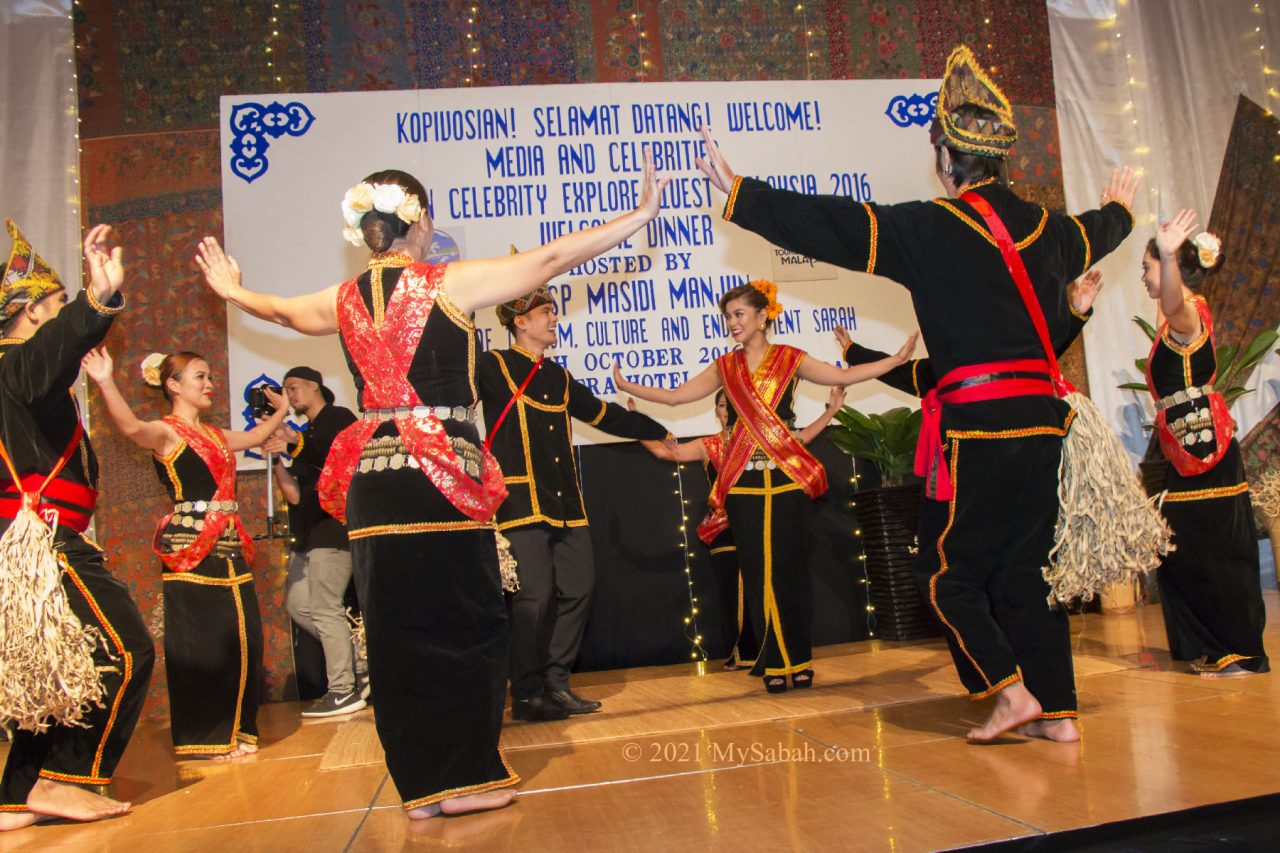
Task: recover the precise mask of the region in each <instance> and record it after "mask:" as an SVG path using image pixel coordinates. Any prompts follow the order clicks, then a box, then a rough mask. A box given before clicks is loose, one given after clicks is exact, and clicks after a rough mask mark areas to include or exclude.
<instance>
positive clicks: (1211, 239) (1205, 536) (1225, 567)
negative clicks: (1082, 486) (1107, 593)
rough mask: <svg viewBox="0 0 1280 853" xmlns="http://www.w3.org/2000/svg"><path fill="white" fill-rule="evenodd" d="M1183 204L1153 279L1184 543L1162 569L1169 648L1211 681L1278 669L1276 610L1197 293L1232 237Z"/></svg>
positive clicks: (1172, 487) (1146, 264)
mask: <svg viewBox="0 0 1280 853" xmlns="http://www.w3.org/2000/svg"><path fill="white" fill-rule="evenodd" d="M1195 228H1196V215H1195V212H1194V211H1191V210H1183V211H1182V212H1180V213H1179V214H1178V215H1177V216H1176V217H1175V218H1174V219H1173V221H1171V222H1164V223H1161V225H1160V228H1159V230H1157V231H1156V236H1155V237H1154V238H1152V239H1151V241H1150V242H1148V243H1147V251H1146V253H1145V254H1144V255H1143V258H1142V283H1143V284H1144V285H1146V288H1147V295H1148V296H1150V297H1151V298H1152V299H1154V300H1156V301H1157V302H1159V304H1160V313H1161V314H1162V315H1163V317H1164V323H1163V324H1162V325H1161V327H1160V333H1159V334H1158V335H1157V336H1156V340H1155V343H1154V344H1153V345H1152V347H1151V355H1150V356H1149V357H1148V359H1147V388H1148V390H1150V392H1151V396H1152V398H1154V400H1155V406H1156V434H1157V436H1158V438H1159V442H1160V452H1161V453H1162V454H1163V455H1164V458H1165V459H1166V460H1168V462H1169V465H1168V467H1167V468H1166V471H1165V482H1164V487H1165V489H1166V491H1167V494H1166V495H1165V497H1164V503H1163V507H1162V511H1163V512H1164V515H1165V517H1166V518H1167V519H1168V520H1169V525H1170V526H1171V527H1172V528H1173V537H1174V538H1173V543H1174V545H1175V546H1176V550H1175V551H1173V552H1171V553H1170V554H1168V555H1167V556H1166V557H1165V558H1164V560H1163V561H1162V562H1161V564H1160V568H1159V569H1158V570H1157V573H1156V578H1157V580H1158V581H1159V584H1160V605H1161V607H1162V609H1163V610H1164V623H1165V631H1166V632H1167V633H1168V636H1169V653H1170V655H1172V656H1173V658H1174V660H1186V661H1192V663H1191V669H1192V671H1193V672H1198V673H1200V675H1201V677H1203V678H1222V677H1227V676H1233V675H1250V674H1252V673H1259V672H1267V671H1268V669H1269V668H1270V665H1269V663H1268V661H1267V654H1266V651H1265V650H1264V649H1263V647H1262V627H1263V624H1264V623H1265V621H1266V611H1265V608H1264V606H1263V603H1262V586H1261V581H1260V579H1259V574H1258V572H1259V566H1258V542H1257V534H1256V532H1255V530H1254V526H1253V506H1252V504H1251V502H1250V500H1249V484H1248V482H1246V481H1245V476H1244V462H1243V460H1242V459H1241V456H1240V445H1239V443H1238V442H1237V441H1236V439H1235V438H1234V437H1233V435H1232V434H1233V432H1234V431H1235V424H1234V423H1233V422H1232V420H1231V415H1230V414H1229V413H1228V411H1227V404H1226V401H1225V400H1223V398H1222V394H1220V393H1219V392H1218V391H1216V390H1215V389H1214V387H1213V383H1214V381H1215V379H1216V378H1217V375H1218V359H1217V355H1216V353H1215V351H1214V338H1213V315H1212V314H1211V313H1210V311H1209V304H1208V303H1207V302H1206V301H1205V299H1204V297H1203V296H1201V295H1199V294H1198V293H1196V292H1195V290H1194V288H1198V287H1199V286H1200V285H1201V284H1202V283H1203V282H1204V279H1205V277H1206V276H1207V275H1209V274H1210V273H1212V272H1214V271H1216V270H1217V269H1218V268H1219V267H1221V266H1222V262H1223V254H1222V242H1221V240H1219V239H1218V237H1217V236H1216V235H1214V234H1211V233H1209V232H1207V231H1202V232H1200V233H1199V234H1196V235H1195V236H1194V237H1192V236H1191V235H1192V234H1193V233H1195Z"/></svg>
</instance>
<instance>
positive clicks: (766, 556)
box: [725, 469, 813, 676]
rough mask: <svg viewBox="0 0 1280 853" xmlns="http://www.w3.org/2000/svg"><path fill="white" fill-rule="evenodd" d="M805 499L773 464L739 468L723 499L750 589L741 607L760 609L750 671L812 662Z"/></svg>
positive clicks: (765, 672) (777, 671) (772, 671)
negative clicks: (755, 651) (756, 652)
mask: <svg viewBox="0 0 1280 853" xmlns="http://www.w3.org/2000/svg"><path fill="white" fill-rule="evenodd" d="M811 504H812V501H810V499H809V496H808V495H806V494H805V493H804V491H803V490H802V489H801V488H800V485H799V484H798V483H796V482H794V481H792V480H791V478H790V477H788V476H787V475H786V474H784V473H782V471H781V470H777V469H774V470H764V471H757V470H748V471H744V472H742V475H741V476H740V477H739V478H738V482H737V483H735V484H734V485H733V487H732V488H731V489H729V496H728V498H726V500H725V512H726V513H727V514H728V516H729V527H730V529H731V530H732V531H733V541H734V543H735V545H736V546H737V549H738V566H739V568H740V569H741V571H742V581H743V584H744V586H745V588H746V589H748V590H753V592H752V594H751V596H748V597H747V599H746V601H747V610H748V611H751V612H755V611H757V610H758V612H759V613H760V614H761V617H760V618H761V624H760V625H759V626H758V627H759V631H758V633H757V634H756V636H757V637H759V638H760V652H759V655H758V656H757V657H756V662H755V666H754V667H753V668H752V670H751V674H752V675H760V676H774V675H789V674H792V673H796V672H801V671H803V670H805V669H808V668H809V667H810V665H811V664H812V657H813V590H812V581H811V579H810V577H809V556H808V555H809V547H808V545H809V513H810V512H811V511H812V506H811ZM753 598H754V599H755V600H758V601H759V604H758V605H754V604H753V603H752V602H753Z"/></svg>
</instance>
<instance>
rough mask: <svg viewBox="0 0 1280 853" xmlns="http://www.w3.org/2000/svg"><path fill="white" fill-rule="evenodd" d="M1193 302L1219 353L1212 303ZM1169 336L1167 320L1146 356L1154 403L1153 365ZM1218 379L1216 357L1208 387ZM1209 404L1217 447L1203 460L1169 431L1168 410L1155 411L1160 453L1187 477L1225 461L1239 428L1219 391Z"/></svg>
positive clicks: (1149, 384)
mask: <svg viewBox="0 0 1280 853" xmlns="http://www.w3.org/2000/svg"><path fill="white" fill-rule="evenodd" d="M1193 303H1194V304H1195V306H1196V311H1198V312H1199V314H1200V322H1201V323H1204V328H1205V331H1206V332H1207V333H1208V335H1209V340H1208V345H1209V347H1210V348H1211V349H1214V350H1215V352H1216V345H1215V343H1214V338H1213V314H1212V313H1211V312H1210V311H1209V304H1208V303H1207V302H1205V301H1204V300H1203V299H1195V300H1193ZM1168 333H1169V321H1168V320H1166V321H1165V322H1164V324H1163V325H1162V326H1161V327H1160V334H1158V335H1156V339H1155V341H1154V342H1152V344H1151V352H1150V353H1149V354H1148V355H1147V370H1146V373H1147V377H1146V378H1147V390H1148V391H1150V392H1151V398H1152V399H1153V400H1159V399H1160V396H1159V395H1158V394H1157V393H1156V385H1155V383H1154V382H1152V381H1151V362H1152V360H1154V359H1155V355H1156V350H1157V349H1159V348H1160V341H1161V340H1162V339H1163V338H1164V336H1165V335H1167V334H1168ZM1217 378H1218V362H1217V359H1216V358H1215V359H1214V365H1213V376H1211V377H1209V381H1208V382H1206V383H1205V384H1206V385H1208V384H1212V383H1213V382H1214V381H1215V380H1216V379H1217ZM1208 401H1209V414H1210V416H1211V417H1212V418H1213V436H1214V439H1215V440H1216V441H1217V443H1218V447H1217V449H1216V450H1214V451H1213V453H1211V454H1209V455H1208V456H1206V457H1205V458H1203V459H1201V458H1200V457H1199V456H1196V455H1195V454H1193V453H1190V452H1188V451H1187V449H1186V448H1185V447H1183V446H1182V442H1180V441H1178V438H1177V436H1175V435H1174V434H1173V430H1171V429H1169V410H1168V409H1161V410H1160V411H1158V412H1156V435H1158V436H1159V437H1160V451H1161V452H1162V453H1163V454H1164V458H1165V459H1168V460H1169V462H1170V463H1172V465H1173V467H1174V470H1176V471H1177V472H1178V473H1179V474H1181V475H1182V476H1184V477H1191V476H1194V475H1196V474H1203V473H1204V472H1206V471H1208V470H1210V469H1212V468H1213V466H1215V465H1217V464H1218V462H1219V461H1221V460H1222V456H1223V454H1224V453H1226V452H1227V447H1228V446H1229V445H1230V444H1231V437H1232V436H1233V435H1235V431H1236V425H1235V421H1233V420H1232V419H1231V413H1230V412H1229V411H1228V410H1227V401H1226V400H1225V399H1223V397H1222V395H1221V394H1219V393H1218V392H1217V391H1214V392H1212V393H1210V394H1209V395H1208Z"/></svg>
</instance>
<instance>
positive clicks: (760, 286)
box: [747, 278, 782, 320]
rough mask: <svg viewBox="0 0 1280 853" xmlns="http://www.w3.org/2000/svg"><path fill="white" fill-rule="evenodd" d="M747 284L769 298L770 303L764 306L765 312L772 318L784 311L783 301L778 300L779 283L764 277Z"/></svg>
mask: <svg viewBox="0 0 1280 853" xmlns="http://www.w3.org/2000/svg"><path fill="white" fill-rule="evenodd" d="M747 284H749V285H751V286H752V287H754V288H755V289H756V290H758V291H760V294H761V295H762V296H764V298H765V299H767V300H769V304H768V305H766V306H765V308H764V314H765V316H766V317H768V318H769V319H770V320H772V319H774V318H776V317H777V316H778V315H779V314H781V313H782V303H781V302H779V301H778V285H777V284H775V283H774V282H772V281H767V280H765V279H762V278H760V279H756V280H755V281H749V282H747Z"/></svg>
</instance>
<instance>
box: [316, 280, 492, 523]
mask: <svg viewBox="0 0 1280 853" xmlns="http://www.w3.org/2000/svg"><path fill="white" fill-rule="evenodd" d="M444 271H445V266H444V265H439V266H436V265H431V264H412V265H410V266H407V267H405V268H404V271H403V272H402V273H401V274H400V278H399V280H398V281H397V282H396V286H395V290H394V291H392V293H391V298H390V299H388V300H387V304H386V309H385V312H384V316H383V317H382V322H381V323H375V322H374V318H373V317H372V316H370V314H369V311H368V309H367V308H366V307H365V305H364V300H363V299H361V297H360V289H359V286H358V284H357V282H358V279H352V280H350V281H348V282H345V283H344V284H342V285H341V287H339V289H338V329H339V331H340V332H341V334H342V340H343V343H345V344H346V346H347V351H348V352H349V353H350V354H351V360H352V361H354V362H355V364H356V367H357V368H358V369H359V371H360V375H361V376H362V377H363V378H364V381H365V386H364V392H363V395H362V397H361V406H362V408H364V409H391V408H398V407H414V406H422V405H423V402H422V400H421V399H419V398H418V395H417V393H416V392H415V391H414V390H413V386H412V385H411V384H410V383H409V378H408V377H409V366H410V364H411V363H412V362H413V356H414V354H415V353H416V352H417V351H418V346H419V345H420V344H421V342H422V332H423V329H424V328H425V326H426V322H427V317H428V315H429V314H430V313H431V310H432V309H433V308H434V307H435V304H436V297H437V295H438V294H439V290H440V284H441V282H442V281H443V279H444ZM419 411H421V410H419ZM379 423H380V422H379V421H365V420H359V421H356V422H355V423H353V424H351V425H350V426H348V427H347V428H346V429H345V430H343V431H342V432H341V433H339V434H338V437H337V438H336V439H335V440H334V442H333V446H332V447H331V448H330V450H329V457H328V459H327V460H326V462H325V466H324V471H323V472H322V473H321V475H320V482H319V484H318V487H319V492H320V505H321V506H322V507H323V508H324V510H325V512H327V513H329V514H330V515H332V516H333V517H334V518H336V519H338V520H339V521H345V520H346V516H347V490H348V489H349V488H350V485H351V478H352V477H353V476H354V475H355V470H356V466H357V465H358V464H359V462H360V453H361V451H362V450H363V449H364V446H365V444H366V443H367V442H368V440H369V439H370V438H371V437H372V436H373V434H374V432H376V431H377V429H378V426H379ZM396 427H397V428H398V429H399V431H400V436H401V438H402V439H403V440H404V446H405V450H406V451H407V452H409V453H410V454H412V455H413V456H414V457H415V458H416V459H417V461H418V465H419V467H420V468H421V470H422V472H423V473H424V474H426V476H427V477H428V478H429V479H430V480H431V482H432V483H434V484H435V486H436V488H438V489H439V490H440V492H441V493H442V494H443V495H445V496H446V497H448V498H449V501H450V502H451V503H452V504H453V505H454V506H455V507H457V508H458V510H459V511H460V512H462V513H463V514H464V515H466V516H467V517H468V518H471V519H473V520H475V521H488V520H490V519H491V518H493V514H494V513H495V512H496V511H497V509H498V505H499V504H501V503H502V501H503V500H504V499H505V498H506V496H507V488H506V485H505V484H504V482H503V479H502V469H501V468H499V467H498V461H497V460H496V459H494V458H493V455H492V454H491V453H489V452H488V451H483V452H482V465H481V473H480V480H479V482H477V481H476V480H473V479H472V478H471V477H469V476H468V475H467V473H466V471H465V470H464V469H463V467H462V463H461V462H460V461H459V460H458V457H457V456H456V455H455V454H454V452H453V448H452V447H451V446H450V444H449V438H448V436H447V435H446V434H445V431H444V426H443V425H442V424H441V423H440V420H439V419H438V418H437V417H436V416H435V415H434V414H432V413H431V412H427V413H426V414H425V416H421V417H418V416H411V415H410V416H405V417H400V418H396Z"/></svg>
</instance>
